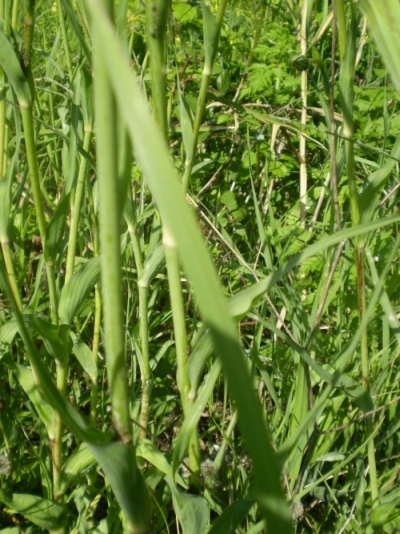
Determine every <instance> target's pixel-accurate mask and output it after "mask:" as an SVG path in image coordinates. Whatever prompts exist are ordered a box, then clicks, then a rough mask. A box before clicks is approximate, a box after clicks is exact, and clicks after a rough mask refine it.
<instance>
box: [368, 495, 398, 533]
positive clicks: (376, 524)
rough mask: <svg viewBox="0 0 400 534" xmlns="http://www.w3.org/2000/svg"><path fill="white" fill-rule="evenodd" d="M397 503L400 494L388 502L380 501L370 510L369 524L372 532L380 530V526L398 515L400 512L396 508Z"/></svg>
mask: <svg viewBox="0 0 400 534" xmlns="http://www.w3.org/2000/svg"><path fill="white" fill-rule="evenodd" d="M399 503H400V496H399V495H397V496H395V497H394V498H393V500H391V501H390V502H386V503H382V504H380V505H379V506H377V507H376V508H375V509H374V510H373V511H372V514H371V524H372V528H373V529H374V532H376V531H378V532H381V529H382V527H384V526H385V525H386V524H387V523H388V522H389V521H390V520H392V519H393V516H399V514H400V512H399V510H396V508H397V507H398V505H399Z"/></svg>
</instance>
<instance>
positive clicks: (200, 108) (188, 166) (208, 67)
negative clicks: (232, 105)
mask: <svg viewBox="0 0 400 534" xmlns="http://www.w3.org/2000/svg"><path fill="white" fill-rule="evenodd" d="M227 3H228V2H227V0H221V2H220V4H219V7H218V13H217V16H216V25H217V35H216V37H215V40H214V43H213V49H212V52H211V55H210V58H209V60H208V61H206V62H205V64H204V69H203V74H202V78H201V86H200V92H199V96H198V99H197V106H196V116H195V120H194V125H193V143H192V147H191V150H190V153H189V154H186V161H185V173H184V175H183V179H182V184H183V190H184V191H185V192H186V191H187V189H188V187H189V182H190V177H191V175H192V169H193V164H194V160H195V158H196V153H197V143H198V138H199V132H200V126H201V123H202V121H203V116H204V110H205V107H206V102H207V91H208V86H209V85H210V79H211V74H212V69H213V64H214V59H215V56H216V53H217V47H218V41H219V35H220V32H221V27H222V22H223V19H224V14H225V10H226V6H227Z"/></svg>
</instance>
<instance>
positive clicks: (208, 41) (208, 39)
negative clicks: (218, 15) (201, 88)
mask: <svg viewBox="0 0 400 534" xmlns="http://www.w3.org/2000/svg"><path fill="white" fill-rule="evenodd" d="M201 7H202V9H203V33H204V56H205V61H204V63H205V65H204V68H205V69H208V70H209V72H208V74H211V68H212V64H213V63H214V58H215V54H216V53H217V46H218V39H219V31H218V25H217V21H216V20H215V17H214V15H213V14H212V13H211V10H210V8H209V7H208V5H207V3H206V0H201Z"/></svg>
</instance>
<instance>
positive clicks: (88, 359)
mask: <svg viewBox="0 0 400 534" xmlns="http://www.w3.org/2000/svg"><path fill="white" fill-rule="evenodd" d="M71 337H72V339H73V342H74V343H73V346H72V352H73V353H74V354H75V356H76V358H77V360H78V362H79V363H80V364H81V365H82V367H83V369H84V371H85V372H86V373H87V374H88V375H89V377H90V380H91V381H92V382H96V380H97V365H96V362H95V360H94V358H93V352H92V351H91V350H90V348H89V347H88V346H87V345H86V343H84V342H83V341H81V340H80V339H78V338H77V337H76V335H75V334H73V333H72V332H71Z"/></svg>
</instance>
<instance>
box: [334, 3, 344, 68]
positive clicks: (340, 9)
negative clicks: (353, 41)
mask: <svg viewBox="0 0 400 534" xmlns="http://www.w3.org/2000/svg"><path fill="white" fill-rule="evenodd" d="M333 1H334V2H335V7H336V20H337V25H338V34H339V54H340V61H341V62H342V61H343V59H344V55H345V53H346V46H347V29H346V17H345V13H344V2H343V0H333Z"/></svg>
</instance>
